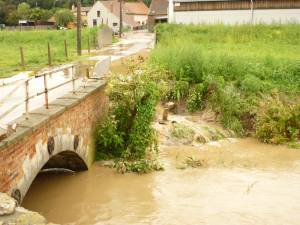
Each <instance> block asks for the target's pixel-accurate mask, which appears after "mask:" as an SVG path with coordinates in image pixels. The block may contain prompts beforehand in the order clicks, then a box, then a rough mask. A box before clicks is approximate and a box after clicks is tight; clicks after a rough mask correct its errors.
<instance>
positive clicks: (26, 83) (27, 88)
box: [0, 64, 91, 119]
mask: <svg viewBox="0 0 300 225" xmlns="http://www.w3.org/2000/svg"><path fill="white" fill-rule="evenodd" d="M75 67H76V65H75V64H72V65H68V66H64V67H60V68H56V69H53V70H50V71H45V72H42V73H39V74H37V75H35V76H33V77H29V78H27V79H26V80H25V81H23V82H21V84H19V85H18V86H17V87H16V88H15V89H14V91H15V90H17V89H19V88H20V87H22V86H23V87H25V93H24V96H25V99H24V100H21V101H19V102H17V103H16V104H14V105H13V106H11V107H10V108H9V109H8V110H6V111H5V112H4V113H2V114H1V115H0V119H2V118H4V117H5V116H7V115H8V114H9V113H11V112H12V111H13V110H15V109H16V108H17V107H19V106H20V105H21V104H24V103H25V117H26V119H29V103H30V100H31V99H34V98H35V97H37V96H40V95H44V96H45V98H44V99H45V100H44V106H45V108H46V109H49V92H50V91H53V90H55V89H57V88H59V87H62V86H64V85H66V84H69V83H72V93H73V94H75V93H76V90H75V89H76V86H75V82H76V80H78V79H79V77H75V76H74V69H75ZM70 69H71V78H70V80H68V81H65V82H63V83H60V84H58V85H56V86H53V87H48V76H51V75H52V74H55V73H58V72H62V71H63V72H64V73H65V74H66V73H68V72H69V70H70ZM89 73H90V68H87V70H86V74H85V76H82V77H83V78H84V77H85V78H86V82H87V81H88V79H91V78H90V77H89ZM40 77H42V78H43V80H44V82H43V83H44V88H43V89H44V90H43V91H41V92H37V93H35V94H33V95H30V81H31V80H33V79H35V78H40ZM18 82H20V81H19V80H18V81H12V82H8V83H4V82H3V83H2V84H0V88H1V87H7V86H11V85H14V84H16V83H18ZM85 86H86V83H85V84H84V87H85ZM4 100H5V98H4ZM0 105H1V101H0Z"/></svg>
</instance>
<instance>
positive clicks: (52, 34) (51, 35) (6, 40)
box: [0, 29, 97, 77]
mask: <svg viewBox="0 0 300 225" xmlns="http://www.w3.org/2000/svg"><path fill="white" fill-rule="evenodd" d="M96 32H97V30H96V29H83V30H82V47H83V49H87V37H88V36H90V42H91V46H92V40H93V36H94V35H95V34H96ZM64 40H66V41H67V45H68V55H69V58H68V59H66V57H65V50H64ZM47 42H49V43H50V46H51V51H52V61H53V64H61V63H63V62H67V61H70V60H74V59H76V58H77V55H76V30H42V31H0V77H8V76H11V75H13V74H15V73H17V72H19V71H21V70H22V68H21V65H20V47H21V46H22V47H23V50H24V58H25V65H26V69H27V70H36V69H39V68H41V67H43V66H46V65H47V63H48V58H47V57H48V55H47V54H48V53H47Z"/></svg>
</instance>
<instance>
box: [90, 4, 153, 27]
mask: <svg viewBox="0 0 300 225" xmlns="http://www.w3.org/2000/svg"><path fill="white" fill-rule="evenodd" d="M122 4H123V5H122V17H123V27H124V28H128V29H138V28H139V27H141V26H142V25H143V24H146V23H147V13H148V11H147V10H146V9H147V7H146V6H145V5H144V3H142V4H143V6H141V5H140V4H141V2H138V3H137V4H136V5H133V4H129V3H122ZM144 7H146V9H145V8H144ZM140 9H142V10H140ZM144 11H147V13H145V17H146V18H144V17H143V16H144V15H143V14H144ZM119 23H120V2H119V1H118V0H109V1H96V2H95V4H94V5H93V6H92V8H91V9H90V10H89V12H88V13H87V24H88V27H94V26H100V25H102V24H105V25H107V26H109V27H110V28H111V29H113V30H114V31H118V30H119Z"/></svg>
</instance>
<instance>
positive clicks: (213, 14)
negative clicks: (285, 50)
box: [174, 9, 300, 24]
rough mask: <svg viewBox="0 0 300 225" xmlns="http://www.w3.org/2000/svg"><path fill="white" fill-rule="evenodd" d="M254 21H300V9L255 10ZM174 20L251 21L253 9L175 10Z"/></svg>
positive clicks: (177, 21) (176, 21)
mask: <svg viewBox="0 0 300 225" xmlns="http://www.w3.org/2000/svg"><path fill="white" fill-rule="evenodd" d="M253 19H254V20H253V21H254V23H267V24H270V23H278V22H279V23H291V22H293V23H294V22H296V23H300V9H267V10H254V17H253ZM174 22H175V23H183V24H191V23H193V24H198V23H224V24H238V23H250V22H251V10H222V11H221V10H217V11H187V12H174Z"/></svg>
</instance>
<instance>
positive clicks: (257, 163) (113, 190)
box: [23, 139, 300, 225]
mask: <svg viewBox="0 0 300 225" xmlns="http://www.w3.org/2000/svg"><path fill="white" fill-rule="evenodd" d="M189 156H193V157H198V158H199V159H202V160H203V162H205V166H204V167H203V168H190V167H186V168H185V167H182V164H183V163H184V161H185V159H186V157H189ZM160 158H161V161H162V162H163V164H164V167H165V171H162V172H155V173H152V174H147V175H136V174H125V175H122V174H117V173H116V172H115V170H114V169H109V168H105V167H102V166H101V165H100V164H98V163H95V164H94V165H93V166H92V168H91V169H90V170H89V171H87V172H83V173H78V174H75V175H59V174H40V175H39V176H38V177H37V178H36V179H35V181H34V183H33V185H32V186H31V188H30V190H29V192H28V194H27V195H26V197H25V200H24V202H23V206H24V207H26V208H28V209H30V210H34V211H38V212H40V213H41V214H42V215H44V216H45V217H46V218H47V219H48V220H49V221H51V222H54V223H59V224H74V225H93V224H153V225H154V224H155V225H160V224H161V225H168V224H170V225H171V224H174V225H177V224H178V225H179V224H180V225H181V224H193V225H194V224H210V225H214V224H222V225H224V224H232V225H243V224H255V225H260V224H261V225H266V224H272V225H277V224H278V225H279V224H280V225H286V224H294V225H298V224H300V213H299V212H300V169H299V168H300V167H299V165H300V163H299V162H300V151H299V150H293V149H289V148H287V147H281V146H269V145H264V144H261V143H258V142H257V141H255V140H253V139H241V140H239V139H228V140H225V141H221V142H216V143H212V144H209V145H205V146H203V147H187V146H185V147H178V146H177V147H172V146H169V147H166V146H165V147H161V156H160Z"/></svg>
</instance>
